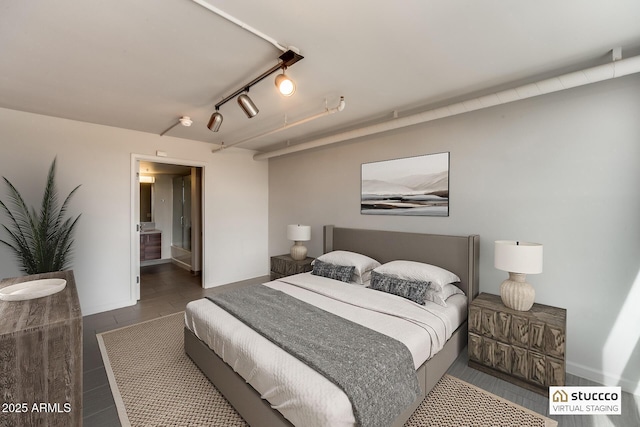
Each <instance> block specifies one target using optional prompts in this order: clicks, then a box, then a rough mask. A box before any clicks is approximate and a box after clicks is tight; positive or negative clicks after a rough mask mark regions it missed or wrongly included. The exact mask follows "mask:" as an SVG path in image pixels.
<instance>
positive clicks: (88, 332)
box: [82, 264, 266, 427]
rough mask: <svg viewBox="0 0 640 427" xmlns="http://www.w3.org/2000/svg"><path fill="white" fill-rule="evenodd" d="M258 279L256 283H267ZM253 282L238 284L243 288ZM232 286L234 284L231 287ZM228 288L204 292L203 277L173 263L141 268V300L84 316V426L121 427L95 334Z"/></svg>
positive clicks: (182, 306) (177, 308) (168, 311)
mask: <svg viewBox="0 0 640 427" xmlns="http://www.w3.org/2000/svg"><path fill="white" fill-rule="evenodd" d="M265 279H266V278H259V279H257V280H256V281H257V282H264V281H266V280H265ZM248 283H251V281H247V282H242V283H239V284H237V286H241V285H244V284H248ZM230 286H233V285H230ZM224 288H227V287H216V288H211V289H202V287H201V277H200V276H194V275H192V274H191V273H190V272H189V271H187V270H184V269H182V268H179V267H176V266H175V265H173V264H158V265H152V266H147V267H142V268H141V269H140V301H138V303H137V304H136V305H134V306H131V307H124V308H119V309H117V310H112V311H107V312H104V313H98V314H94V315H91V316H85V317H83V319H82V320H83V334H84V336H83V340H84V341H83V358H84V359H83V364H84V366H83V368H84V374H83V411H82V412H83V420H84V425H85V426H90V427H100V426H105V427H106V426H108V427H112V426H119V425H120V422H119V421H118V413H117V411H116V407H115V403H114V401H113V395H112V394H111V388H110V387H109V380H108V379H107V374H106V371H105V369H104V363H103V362H102V356H101V354H100V349H99V347H98V340H97V338H96V334H98V333H100V332H106V331H110V330H112V329H117V328H121V327H124V326H129V325H133V324H135V323H140V322H143V321H145V320H151V319H155V318H157V317H161V316H166V315H167V314H172V313H177V312H179V311H183V310H184V309H185V306H186V305H187V303H188V302H189V301H193V300H195V299H199V298H203V297H205V296H207V295H210V294H213V293H215V292H219V291H220V290H222V289H224Z"/></svg>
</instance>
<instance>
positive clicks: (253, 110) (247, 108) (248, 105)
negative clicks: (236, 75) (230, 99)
mask: <svg viewBox="0 0 640 427" xmlns="http://www.w3.org/2000/svg"><path fill="white" fill-rule="evenodd" d="M238 105H239V106H240V108H242V111H244V113H245V114H246V115H247V117H248V118H251V117H255V116H256V114H258V113H259V112H260V110H258V107H256V104H254V103H253V101H252V100H251V98H249V95H247V92H245V93H243V94H242V95H240V96H239V97H238Z"/></svg>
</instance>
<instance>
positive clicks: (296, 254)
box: [290, 242, 307, 261]
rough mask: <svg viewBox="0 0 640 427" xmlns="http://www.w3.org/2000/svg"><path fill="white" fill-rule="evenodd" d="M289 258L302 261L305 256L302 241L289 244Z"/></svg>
mask: <svg viewBox="0 0 640 427" xmlns="http://www.w3.org/2000/svg"><path fill="white" fill-rule="evenodd" d="M290 254H291V258H293V259H294V260H296V261H302V260H303V259H305V258H307V248H306V247H305V246H304V245H303V244H302V242H295V243H294V244H293V246H291V251H290Z"/></svg>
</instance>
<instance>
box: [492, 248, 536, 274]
mask: <svg viewBox="0 0 640 427" xmlns="http://www.w3.org/2000/svg"><path fill="white" fill-rule="evenodd" d="M494 255H495V258H494V265H495V267H496V268H497V269H499V270H504V271H508V272H510V273H524V274H536V273H542V245H541V244H540V243H530V242H518V241H513V240H497V241H496V243H495V253H494Z"/></svg>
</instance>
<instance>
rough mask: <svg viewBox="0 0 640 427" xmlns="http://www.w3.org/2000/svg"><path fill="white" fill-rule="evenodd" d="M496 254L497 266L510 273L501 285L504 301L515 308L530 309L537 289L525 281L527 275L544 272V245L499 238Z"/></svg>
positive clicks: (496, 244) (520, 309)
mask: <svg viewBox="0 0 640 427" xmlns="http://www.w3.org/2000/svg"><path fill="white" fill-rule="evenodd" d="M494 255H495V258H494V265H495V267H496V268H497V269H499V270H504V271H507V272H508V273H509V278H508V279H506V280H505V281H504V282H502V284H501V285H500V297H501V298H502V303H503V304H504V305H506V306H507V307H509V308H511V309H513V310H517V311H528V310H529V309H530V308H531V306H533V301H534V299H535V296H536V291H535V289H533V286H531V285H530V284H529V283H527V282H526V281H525V276H526V275H527V274H537V273H542V245H541V244H539V243H530V242H519V241H512V240H497V241H496V242H495V253H494Z"/></svg>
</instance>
